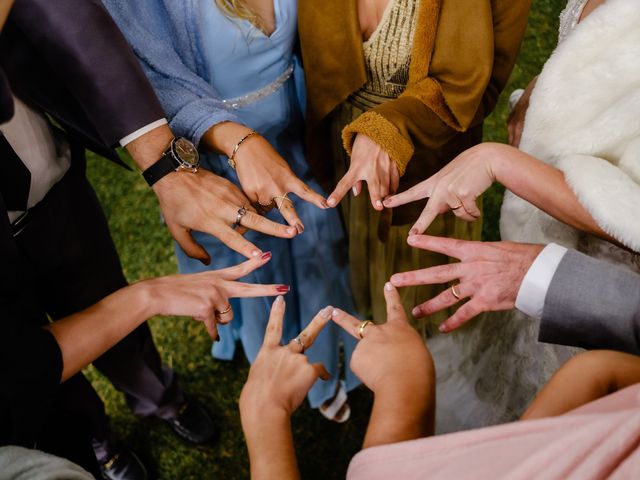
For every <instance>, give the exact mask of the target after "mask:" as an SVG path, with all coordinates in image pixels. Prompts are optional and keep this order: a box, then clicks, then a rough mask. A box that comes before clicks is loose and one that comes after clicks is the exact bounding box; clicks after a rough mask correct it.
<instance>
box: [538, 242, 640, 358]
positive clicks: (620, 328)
mask: <svg viewBox="0 0 640 480" xmlns="http://www.w3.org/2000/svg"><path fill="white" fill-rule="evenodd" d="M538 339H539V340H540V341H541V342H547V343H557V344H562V345H571V346H576V347H582V348H587V349H596V348H605V349H612V350H619V351H623V352H629V353H635V354H640V275H637V274H635V273H633V272H631V271H630V270H626V269H624V268H621V267H616V266H613V265H611V264H610V263H607V262H603V261H601V260H596V259H593V258H591V257H588V256H586V255H583V254H582V253H579V252H576V251H575V250H569V251H568V252H567V254H566V255H565V256H564V258H563V259H562V261H561V262H560V265H559V266H558V269H557V270H556V273H555V275H554V276H553V279H552V280H551V284H550V285H549V290H548V292H547V296H546V297H545V302H544V310H543V313H542V320H541V322H540V331H539V336H538Z"/></svg>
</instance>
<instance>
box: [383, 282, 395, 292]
mask: <svg viewBox="0 0 640 480" xmlns="http://www.w3.org/2000/svg"><path fill="white" fill-rule="evenodd" d="M384 289H385V290H386V291H387V292H391V291H392V290H393V285H391V284H390V283H389V282H387V283H385V284H384Z"/></svg>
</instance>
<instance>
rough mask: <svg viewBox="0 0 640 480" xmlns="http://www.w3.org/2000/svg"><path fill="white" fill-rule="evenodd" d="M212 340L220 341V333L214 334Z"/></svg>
mask: <svg viewBox="0 0 640 480" xmlns="http://www.w3.org/2000/svg"><path fill="white" fill-rule="evenodd" d="M213 341H214V342H219V341H220V334H219V333H217V334H216V338H214V339H213Z"/></svg>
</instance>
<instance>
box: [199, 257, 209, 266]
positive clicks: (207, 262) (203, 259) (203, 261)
mask: <svg viewBox="0 0 640 480" xmlns="http://www.w3.org/2000/svg"><path fill="white" fill-rule="evenodd" d="M200 261H201V262H202V264H203V265H206V266H209V265H210V264H211V258H201V259H200Z"/></svg>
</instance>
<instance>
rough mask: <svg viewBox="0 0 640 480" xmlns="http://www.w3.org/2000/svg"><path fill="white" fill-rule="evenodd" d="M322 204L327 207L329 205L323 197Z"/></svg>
mask: <svg viewBox="0 0 640 480" xmlns="http://www.w3.org/2000/svg"><path fill="white" fill-rule="evenodd" d="M322 206H323V207H324V208H329V205H328V204H327V201H326V200H325V199H324V198H323V199H322Z"/></svg>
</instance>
